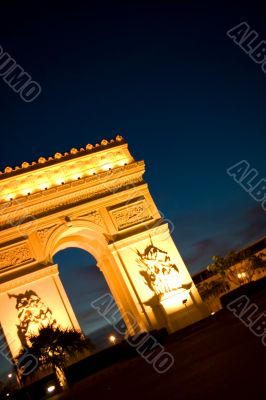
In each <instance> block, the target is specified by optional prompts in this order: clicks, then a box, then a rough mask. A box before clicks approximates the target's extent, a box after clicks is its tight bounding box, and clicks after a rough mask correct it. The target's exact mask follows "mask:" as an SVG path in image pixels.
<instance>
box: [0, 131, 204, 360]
mask: <svg viewBox="0 0 266 400" xmlns="http://www.w3.org/2000/svg"><path fill="white" fill-rule="evenodd" d="M144 172H145V164H144V161H136V160H135V159H134V158H133V157H132V155H131V153H130V152H129V150H128V145H127V143H126V142H125V141H124V140H123V138H122V137H121V136H117V137H116V138H115V139H114V140H110V141H106V140H103V141H102V142H101V144H96V145H95V146H93V145H91V144H88V145H87V146H85V148H81V149H80V150H78V149H75V148H73V149H71V151H70V152H69V153H64V154H61V153H56V154H55V156H54V157H49V158H47V159H46V158H44V157H40V158H39V159H38V162H33V163H23V165H22V167H21V168H20V167H16V168H15V169H13V168H11V167H9V168H6V169H5V171H4V172H3V173H0V209H1V212H0V323H1V326H2V328H3V331H4V333H5V335H11V340H10V342H11V344H10V350H11V352H12V354H13V356H16V353H17V350H18V348H19V343H20V342H19V339H18V337H17V331H16V326H17V324H18V322H19V321H18V313H17V309H16V304H15V300H14V299H16V298H18V296H21V295H24V294H25V293H27V294H29V293H32V291H34V292H36V293H37V295H38V296H39V298H40V302H42V304H45V305H47V307H48V308H49V309H51V312H52V313H53V316H54V318H55V319H56V320H57V321H58V322H61V323H62V324H65V326H74V327H78V322H77V320H76V318H75V315H74V312H73V310H72V308H71V305H70V302H69V300H68V298H67V295H66V293H65V291H64V288H63V285H62V283H61V280H60V278H59V274H58V268H57V265H54V264H53V255H54V254H55V253H56V252H57V251H59V250H62V249H64V248H66V247H70V246H74V247H80V248H82V249H84V250H86V251H88V252H89V253H91V254H92V256H93V257H94V258H95V259H96V261H97V265H98V267H99V268H100V270H101V271H102V273H103V275H104V278H105V280H106V283H107V285H108V287H109V289H110V291H111V293H112V295H113V297H114V299H115V301H116V304H117V306H118V308H119V309H120V312H121V315H122V317H123V319H124V321H125V323H126V325H127V329H128V333H129V334H135V333H137V332H139V331H143V330H152V329H160V328H163V327H167V328H168V329H169V331H171V332H173V331H175V330H177V329H180V328H182V327H184V326H186V325H188V324H189V323H192V322H195V321H197V320H199V319H201V318H204V317H205V316H206V315H207V310H206V307H205V306H204V304H203V303H202V300H201V298H200V296H199V293H198V291H197V289H196V287H195V285H194V283H193V281H192V279H191V276H190V274H189V272H188V270H187V268H186V266H185V264H184V262H183V260H182V258H181V256H180V254H179V252H178V250H177V248H176V246H175V244H174V242H173V240H172V238H171V234H170V232H169V229H168V225H167V223H166V221H163V218H162V216H161V213H160V212H159V211H158V209H157V207H156V205H155V203H154V201H153V199H152V196H151V194H150V192H149V188H148V185H147V184H146V183H145V182H144V180H143V175H144ZM33 222H34V223H33ZM35 222H36V223H35ZM27 311H29V310H27ZM188 313H189V315H188Z"/></svg>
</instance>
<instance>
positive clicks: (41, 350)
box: [16, 325, 94, 389]
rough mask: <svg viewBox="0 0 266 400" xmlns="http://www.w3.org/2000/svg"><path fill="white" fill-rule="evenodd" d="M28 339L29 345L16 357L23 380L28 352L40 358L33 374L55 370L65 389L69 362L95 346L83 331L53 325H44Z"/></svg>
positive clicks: (60, 383)
mask: <svg viewBox="0 0 266 400" xmlns="http://www.w3.org/2000/svg"><path fill="white" fill-rule="evenodd" d="M28 341H29V345H28V346H27V347H24V348H23V350H21V352H20V354H19V355H18V357H17V359H16V361H17V364H18V365H19V373H20V376H21V380H23V376H24V375H25V368H27V366H26V365H24V363H23V356H24V355H25V353H27V352H28V353H30V354H31V355H33V356H34V357H36V359H37V360H38V365H37V367H36V369H35V370H34V372H33V374H34V373H36V372H37V371H39V370H53V371H54V373H55V375H56V378H57V380H58V382H59V385H60V386H61V387H62V388H63V389H66V388H67V387H68V384H67V379H66V375H65V367H66V364H67V362H68V361H69V360H70V359H71V358H72V357H73V356H74V355H77V354H80V353H82V352H84V351H86V350H87V351H92V350H93V347H94V346H93V345H92V343H91V341H90V339H88V338H85V337H84V336H83V334H82V333H81V332H79V331H76V330H74V329H61V328H59V327H54V326H53V325H48V326H47V327H42V328H41V329H40V330H39V334H38V335H36V336H31V337H30V338H29V339H28ZM23 372H24V374H23Z"/></svg>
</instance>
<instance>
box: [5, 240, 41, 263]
mask: <svg viewBox="0 0 266 400" xmlns="http://www.w3.org/2000/svg"><path fill="white" fill-rule="evenodd" d="M33 260H34V258H33V255H32V253H31V250H30V248H29V247H28V246H27V245H26V244H22V245H20V246H17V247H12V248H9V249H8V250H5V251H2V252H0V268H5V267H10V266H13V265H14V266H15V265H20V264H24V263H25V262H27V261H33Z"/></svg>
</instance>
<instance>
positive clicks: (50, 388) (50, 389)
mask: <svg viewBox="0 0 266 400" xmlns="http://www.w3.org/2000/svg"><path fill="white" fill-rule="evenodd" d="M54 390H55V386H54V385H52V386H49V387H48V388H47V392H49V393H52V392H53V391H54Z"/></svg>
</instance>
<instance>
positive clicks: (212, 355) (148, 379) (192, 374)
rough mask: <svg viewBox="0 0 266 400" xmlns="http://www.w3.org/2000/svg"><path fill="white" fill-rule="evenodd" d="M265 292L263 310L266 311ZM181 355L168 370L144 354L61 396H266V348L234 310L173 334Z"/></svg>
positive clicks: (171, 343) (172, 344) (171, 341)
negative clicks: (158, 368) (163, 370)
mask: <svg viewBox="0 0 266 400" xmlns="http://www.w3.org/2000/svg"><path fill="white" fill-rule="evenodd" d="M265 299H266V296H265V297H262V298H261V299H260V304H258V305H259V307H260V311H261V312H263V311H264V310H266V307H265V306H266V303H265V301H266V300H265ZM165 347H166V350H167V351H169V352H171V353H172V354H173V356H174V358H175V363H174V365H173V367H172V368H171V369H170V370H169V371H168V372H166V373H165V374H162V375H160V374H158V373H156V372H155V371H154V370H153V368H152V366H151V365H149V364H147V363H146V362H145V360H143V359H142V358H140V357H139V358H133V359H131V360H128V361H126V362H121V363H119V364H117V365H115V366H113V367H109V368H106V369H104V370H102V371H100V372H98V373H96V374H94V375H92V376H90V377H88V378H86V379H84V380H82V381H80V382H78V383H77V384H75V385H74V386H73V387H72V388H71V389H70V391H69V393H67V394H64V395H63V396H60V397H58V398H60V399H78V400H81V399H117V400H120V399H123V400H124V399H126V400H128V399H148V398H149V399H152V400H157V399H158V400H159V399H160V400H162V399H166V400H170V399H180V400H183V399H186V400H190V399H204V400H208V399H212V400H213V399H233V398H234V399H248V400H250V399H254V398H256V396H258V398H259V399H260V398H262V399H264V398H266V378H265V361H266V347H264V346H263V345H262V343H261V341H260V339H259V338H258V337H256V336H254V335H253V334H252V333H251V332H250V331H249V329H248V328H247V327H245V326H244V325H243V324H242V323H241V322H240V321H239V320H238V319H237V318H236V317H234V315H232V314H231V313H230V312H229V311H221V312H219V313H217V314H215V315H214V316H213V317H211V319H209V320H208V321H206V320H205V322H204V323H203V324H201V326H200V327H198V328H197V329H195V330H190V332H189V333H187V334H186V335H185V336H183V337H182V336H180V333H178V332H177V333H176V334H173V335H171V336H169V338H168V341H167V344H166V345H165Z"/></svg>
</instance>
